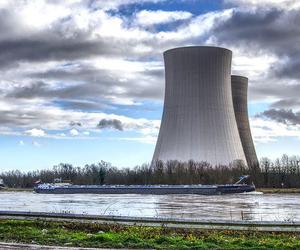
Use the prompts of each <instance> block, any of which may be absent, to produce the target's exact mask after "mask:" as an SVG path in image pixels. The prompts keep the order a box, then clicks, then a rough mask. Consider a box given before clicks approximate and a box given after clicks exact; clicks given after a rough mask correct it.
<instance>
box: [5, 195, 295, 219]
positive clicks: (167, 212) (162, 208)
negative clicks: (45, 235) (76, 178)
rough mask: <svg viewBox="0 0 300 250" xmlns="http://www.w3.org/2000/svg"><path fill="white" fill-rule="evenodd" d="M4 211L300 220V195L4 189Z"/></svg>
mask: <svg viewBox="0 0 300 250" xmlns="http://www.w3.org/2000/svg"><path fill="white" fill-rule="evenodd" d="M0 210H1V211H4V210H6V211H7V210H12V211H31V212H57V213H77V214H92V215H118V216H139V217H168V218H189V219H199V220H200V219H204V220H215V219H217V220H251V221H300V194H234V195H219V196H202V195H137V194H128V195H123V194H122V195H108V194H107V195H100V194H99V195H98V194H36V193H31V192H0Z"/></svg>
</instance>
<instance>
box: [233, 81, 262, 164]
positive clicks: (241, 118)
mask: <svg viewBox="0 0 300 250" xmlns="http://www.w3.org/2000/svg"><path fill="white" fill-rule="evenodd" d="M231 88H232V98H233V107H234V112H235V118H236V121H237V125H238V130H239V133H240V138H241V141H242V145H243V149H244V153H245V156H246V160H247V164H248V166H249V167H251V166H255V167H257V166H258V159H257V156H256V152H255V148H254V144H253V140H252V136H251V130H250V125H249V119H248V107H247V91H248V78H246V77H243V76H235V75H233V76H231Z"/></svg>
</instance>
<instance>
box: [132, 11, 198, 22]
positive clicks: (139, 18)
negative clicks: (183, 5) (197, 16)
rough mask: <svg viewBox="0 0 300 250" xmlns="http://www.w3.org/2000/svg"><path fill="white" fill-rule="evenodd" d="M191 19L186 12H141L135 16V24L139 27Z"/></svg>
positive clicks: (190, 15)
mask: <svg viewBox="0 0 300 250" xmlns="http://www.w3.org/2000/svg"><path fill="white" fill-rule="evenodd" d="M191 17H192V13H190V12H187V11H163V10H155V11H154V10H142V11H140V12H138V13H137V14H136V20H135V21H136V23H137V24H138V25H141V26H151V25H154V24H163V23H170V22H174V21H178V20H185V19H189V18H191Z"/></svg>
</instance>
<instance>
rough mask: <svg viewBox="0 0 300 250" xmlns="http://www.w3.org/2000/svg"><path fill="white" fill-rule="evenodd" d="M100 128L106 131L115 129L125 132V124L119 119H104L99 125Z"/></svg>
mask: <svg viewBox="0 0 300 250" xmlns="http://www.w3.org/2000/svg"><path fill="white" fill-rule="evenodd" d="M97 127H98V128H100V129H105V128H114V129H116V130H120V131H123V129H124V128H123V124H122V122H121V121H120V120H117V119H110V120H109V119H102V120H101V121H100V122H99V123H98V125H97Z"/></svg>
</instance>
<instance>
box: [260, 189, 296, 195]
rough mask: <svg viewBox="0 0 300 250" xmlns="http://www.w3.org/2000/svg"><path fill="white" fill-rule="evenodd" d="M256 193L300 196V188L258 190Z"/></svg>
mask: <svg viewBox="0 0 300 250" xmlns="http://www.w3.org/2000/svg"><path fill="white" fill-rule="evenodd" d="M256 191H258V192H263V193H264V194H300V188H257V189H256Z"/></svg>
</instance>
